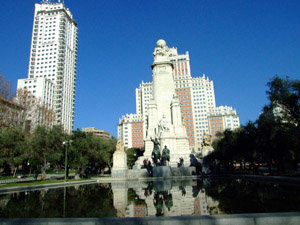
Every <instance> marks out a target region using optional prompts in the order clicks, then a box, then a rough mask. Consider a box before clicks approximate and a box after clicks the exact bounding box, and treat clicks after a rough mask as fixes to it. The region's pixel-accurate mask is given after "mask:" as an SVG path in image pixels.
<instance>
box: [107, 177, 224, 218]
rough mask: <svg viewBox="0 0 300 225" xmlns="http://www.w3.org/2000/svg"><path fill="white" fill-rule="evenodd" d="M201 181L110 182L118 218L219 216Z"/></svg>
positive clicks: (215, 205)
mask: <svg viewBox="0 0 300 225" xmlns="http://www.w3.org/2000/svg"><path fill="white" fill-rule="evenodd" d="M201 182H202V181H201V180H195V181H193V180H181V181H175V180H164V181H151V182H141V181H140V182H137V181H136V182H128V183H121V182H120V183H117V182H116V183H112V190H113V198H114V207H115V208H116V210H117V216H118V217H147V216H191V215H196V216H200V215H216V214H222V212H221V211H220V210H219V207H218V206H219V202H218V201H215V200H214V199H212V198H211V197H210V196H208V195H207V194H206V192H205V189H204V187H203V183H201Z"/></svg>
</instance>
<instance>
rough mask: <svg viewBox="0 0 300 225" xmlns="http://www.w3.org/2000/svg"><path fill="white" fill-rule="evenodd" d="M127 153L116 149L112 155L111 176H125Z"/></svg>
mask: <svg viewBox="0 0 300 225" xmlns="http://www.w3.org/2000/svg"><path fill="white" fill-rule="evenodd" d="M127 170H128V168H127V155H126V153H125V152H124V151H116V152H115V153H114V155H113V168H112V171H111V176H112V177H126V176H127Z"/></svg>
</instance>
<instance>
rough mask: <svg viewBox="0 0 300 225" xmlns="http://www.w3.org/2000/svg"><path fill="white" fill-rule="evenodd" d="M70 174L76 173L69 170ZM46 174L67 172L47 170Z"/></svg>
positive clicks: (63, 172)
mask: <svg viewBox="0 0 300 225" xmlns="http://www.w3.org/2000/svg"><path fill="white" fill-rule="evenodd" d="M69 173H75V170H69ZM46 174H65V170H47V171H46Z"/></svg>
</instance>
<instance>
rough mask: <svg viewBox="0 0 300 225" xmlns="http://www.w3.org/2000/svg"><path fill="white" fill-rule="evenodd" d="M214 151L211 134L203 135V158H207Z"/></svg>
mask: <svg viewBox="0 0 300 225" xmlns="http://www.w3.org/2000/svg"><path fill="white" fill-rule="evenodd" d="M213 150H214V148H213V147H212V140H211V135H209V134H205V133H204V134H203V141H202V149H201V153H202V157H203V158H204V157H205V156H207V155H208V154H209V153H211V152H212V151H213Z"/></svg>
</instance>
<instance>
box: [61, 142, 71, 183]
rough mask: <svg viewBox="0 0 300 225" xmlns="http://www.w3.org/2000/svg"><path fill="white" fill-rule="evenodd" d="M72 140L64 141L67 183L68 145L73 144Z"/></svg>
mask: <svg viewBox="0 0 300 225" xmlns="http://www.w3.org/2000/svg"><path fill="white" fill-rule="evenodd" d="M71 143H72V140H69V141H63V143H62V144H63V145H65V146H66V150H65V182H67V167H68V144H71Z"/></svg>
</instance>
